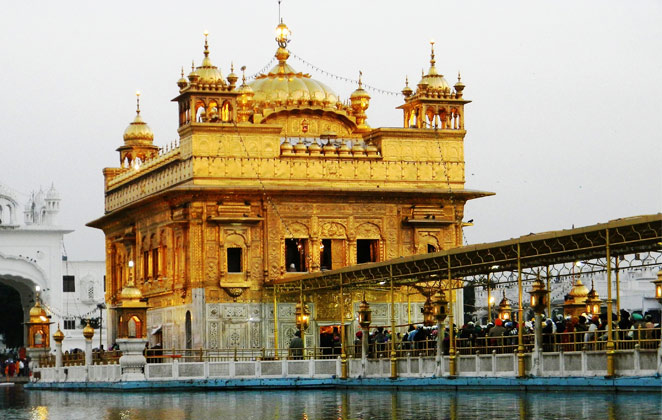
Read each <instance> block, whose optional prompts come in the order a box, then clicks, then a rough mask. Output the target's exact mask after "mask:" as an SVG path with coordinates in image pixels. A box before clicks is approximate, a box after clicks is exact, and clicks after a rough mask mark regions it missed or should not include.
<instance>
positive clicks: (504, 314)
mask: <svg viewBox="0 0 662 420" xmlns="http://www.w3.org/2000/svg"><path fill="white" fill-rule="evenodd" d="M511 312H512V307H511V306H510V301H509V300H508V299H506V291H505V290H504V291H503V299H501V302H499V318H501V320H502V321H510V313H511Z"/></svg>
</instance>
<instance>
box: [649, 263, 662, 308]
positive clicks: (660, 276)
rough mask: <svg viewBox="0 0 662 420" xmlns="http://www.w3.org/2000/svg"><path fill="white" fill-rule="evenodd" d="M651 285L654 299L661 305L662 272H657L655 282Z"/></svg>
mask: <svg viewBox="0 0 662 420" xmlns="http://www.w3.org/2000/svg"><path fill="white" fill-rule="evenodd" d="M651 283H653V284H654V285H655V299H657V301H658V302H660V304H662V270H660V271H658V272H657V280H653V281H652V282H651Z"/></svg>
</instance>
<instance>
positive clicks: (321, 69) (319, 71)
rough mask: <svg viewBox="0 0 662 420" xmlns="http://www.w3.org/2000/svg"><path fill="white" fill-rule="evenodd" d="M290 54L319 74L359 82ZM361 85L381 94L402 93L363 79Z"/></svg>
mask: <svg viewBox="0 0 662 420" xmlns="http://www.w3.org/2000/svg"><path fill="white" fill-rule="evenodd" d="M290 56H291V57H294V58H296V59H297V60H299V61H300V62H302V63H303V64H305V65H306V66H308V67H309V68H311V69H313V70H315V71H316V72H318V73H320V74H323V75H325V76H327V77H332V78H334V79H336V80H342V81H345V82H348V83H352V84H355V85H358V84H359V81H358V79H352V78H349V77H345V76H339V75H337V74H333V73H331V72H328V71H326V70H324V69H323V68H321V67H318V66H316V65H314V64H312V63H310V62H308V61H306V60H304V59H303V58H301V57H299V56H298V55H296V54H294V53H292V52H290ZM361 86H362V87H363V88H364V89H366V90H370V91H372V92H376V93H380V94H382V95H391V96H402V93H400V92H393V91H391V90H386V89H380V88H378V87H375V86H372V85H369V84H366V83H364V82H363V81H361Z"/></svg>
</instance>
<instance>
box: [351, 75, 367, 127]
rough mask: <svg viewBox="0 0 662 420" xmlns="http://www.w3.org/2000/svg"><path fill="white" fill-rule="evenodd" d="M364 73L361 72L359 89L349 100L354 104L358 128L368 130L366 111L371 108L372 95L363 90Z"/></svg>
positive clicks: (353, 108)
mask: <svg viewBox="0 0 662 420" xmlns="http://www.w3.org/2000/svg"><path fill="white" fill-rule="evenodd" d="M362 76H363V72H361V71H359V87H358V89H356V90H355V91H354V92H352V94H351V95H350V97H349V100H350V102H351V104H352V110H353V111H354V116H355V117H356V125H358V128H367V127H368V126H367V125H366V124H365V120H366V118H367V116H366V114H365V111H366V110H367V109H368V107H369V106H370V95H368V92H366V91H365V90H364V89H363V86H362V82H361V77H362Z"/></svg>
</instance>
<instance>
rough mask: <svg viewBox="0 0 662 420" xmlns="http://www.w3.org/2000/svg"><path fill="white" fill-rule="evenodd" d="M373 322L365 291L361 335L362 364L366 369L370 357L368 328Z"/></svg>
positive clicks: (361, 311)
mask: <svg viewBox="0 0 662 420" xmlns="http://www.w3.org/2000/svg"><path fill="white" fill-rule="evenodd" d="M371 322H372V310H371V309H370V305H369V304H368V302H366V300H365V293H363V300H362V301H361V303H359V325H360V326H361V329H362V330H363V336H362V337H361V364H362V365H363V366H364V369H365V362H366V359H367V358H368V330H369V329H370V323H371Z"/></svg>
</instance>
